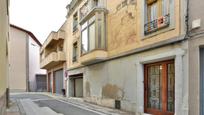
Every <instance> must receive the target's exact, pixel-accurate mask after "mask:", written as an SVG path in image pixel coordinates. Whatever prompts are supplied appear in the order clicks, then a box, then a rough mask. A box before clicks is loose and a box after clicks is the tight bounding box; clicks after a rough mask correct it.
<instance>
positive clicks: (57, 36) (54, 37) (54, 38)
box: [41, 30, 65, 52]
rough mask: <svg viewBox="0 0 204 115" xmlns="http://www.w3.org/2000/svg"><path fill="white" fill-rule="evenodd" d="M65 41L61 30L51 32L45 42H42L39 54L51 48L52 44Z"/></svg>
mask: <svg viewBox="0 0 204 115" xmlns="http://www.w3.org/2000/svg"><path fill="white" fill-rule="evenodd" d="M64 39H65V32H64V31H62V30H59V31H58V32H54V31H52V32H51V33H50V34H49V36H48V38H47V39H46V41H45V42H44V44H43V46H42V48H41V52H42V51H43V50H44V49H45V48H46V47H49V46H53V45H54V44H56V43H58V42H59V41H62V40H64Z"/></svg>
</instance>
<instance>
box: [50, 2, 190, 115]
mask: <svg viewBox="0 0 204 115" xmlns="http://www.w3.org/2000/svg"><path fill="white" fill-rule="evenodd" d="M67 9H68V14H67V20H66V23H65V33H66V40H65V42H66V50H67V51H66V52H67V55H66V63H67V66H66V69H67V72H66V74H65V75H66V76H65V82H66V85H64V86H65V87H66V89H67V96H68V97H79V98H83V99H84V100H85V101H87V102H91V103H95V104H99V105H102V106H107V107H113V108H118V109H122V110H126V111H131V112H135V113H136V114H137V115H140V114H143V113H148V114H155V115H161V114H162V115H164V114H165V115H174V114H176V115H188V112H189V106H188V105H189V104H188V97H189V96H188V95H189V90H188V86H189V77H188V76H189V73H188V67H189V64H188V60H189V52H188V45H189V44H188V41H187V40H185V36H186V22H185V17H186V15H187V2H186V0H179V1H177V0H137V1H136V0H111V2H110V1H108V0H72V1H71V3H70V4H69V5H68V6H67ZM48 75H49V74H48ZM48 81H49V79H48Z"/></svg>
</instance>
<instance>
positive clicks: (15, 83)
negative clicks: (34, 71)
mask: <svg viewBox="0 0 204 115" xmlns="http://www.w3.org/2000/svg"><path fill="white" fill-rule="evenodd" d="M10 32H11V33H10V41H9V65H10V66H9V85H10V90H11V91H26V90H27V83H26V82H27V81H26V80H27V78H26V77H27V72H28V71H27V68H28V65H27V63H28V62H27V61H28V59H27V58H28V54H27V52H28V48H27V44H28V39H29V36H28V34H26V33H25V32H22V31H20V30H18V29H15V28H12V27H11V28H10Z"/></svg>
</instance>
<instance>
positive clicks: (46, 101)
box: [11, 94, 103, 115]
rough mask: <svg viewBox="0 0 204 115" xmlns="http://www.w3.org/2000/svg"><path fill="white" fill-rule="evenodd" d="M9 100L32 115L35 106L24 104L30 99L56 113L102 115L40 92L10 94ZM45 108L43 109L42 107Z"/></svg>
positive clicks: (64, 114)
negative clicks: (15, 102) (14, 101)
mask: <svg viewBox="0 0 204 115" xmlns="http://www.w3.org/2000/svg"><path fill="white" fill-rule="evenodd" d="M11 100H16V101H17V102H18V105H19V104H21V105H22V108H21V111H22V109H23V113H26V115H33V113H29V112H32V110H33V108H35V107H28V106H30V105H31V104H30V105H26V104H25V102H26V101H28V100H31V101H32V102H34V103H33V104H36V105H37V106H39V108H42V107H48V108H50V109H51V110H53V111H54V112H56V113H59V114H63V115H103V114H102V113H99V112H95V111H92V110H88V109H86V110H85V109H82V108H80V107H77V106H74V105H73V104H69V103H68V102H65V101H61V100H58V99H54V98H52V97H49V96H45V95H40V94H18V95H11ZM44 110H45V109H44Z"/></svg>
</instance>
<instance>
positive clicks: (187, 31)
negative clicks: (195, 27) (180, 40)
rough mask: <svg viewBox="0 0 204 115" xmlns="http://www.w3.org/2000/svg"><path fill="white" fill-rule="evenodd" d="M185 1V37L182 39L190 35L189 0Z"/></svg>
mask: <svg viewBox="0 0 204 115" xmlns="http://www.w3.org/2000/svg"><path fill="white" fill-rule="evenodd" d="M186 2H187V4H186V5H187V6H186V7H187V8H186V17H185V24H186V35H185V38H184V39H188V38H190V35H189V32H190V31H189V2H190V1H189V0H187V1H186Z"/></svg>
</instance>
